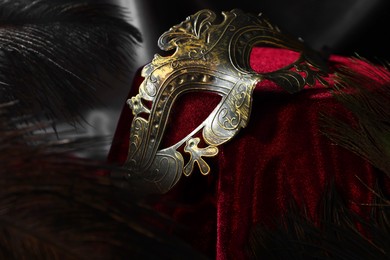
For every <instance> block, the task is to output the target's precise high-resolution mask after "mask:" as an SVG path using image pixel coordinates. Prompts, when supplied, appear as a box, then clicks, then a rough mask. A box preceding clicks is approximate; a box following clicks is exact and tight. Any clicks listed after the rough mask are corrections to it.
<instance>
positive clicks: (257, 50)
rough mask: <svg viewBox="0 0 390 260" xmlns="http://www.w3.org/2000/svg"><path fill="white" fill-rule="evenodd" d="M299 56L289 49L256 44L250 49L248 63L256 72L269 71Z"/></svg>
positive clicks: (291, 61) (286, 64)
mask: <svg viewBox="0 0 390 260" xmlns="http://www.w3.org/2000/svg"><path fill="white" fill-rule="evenodd" d="M299 56H300V53H299V52H296V51H292V50H289V49H284V48H276V47H260V46H257V47H253V48H252V50H251V54H250V62H249V65H250V67H251V69H252V70H254V71H255V72H257V73H270V72H274V71H277V70H280V69H283V68H284V67H286V66H288V65H291V64H292V63H294V62H295V61H297V60H298V59H299Z"/></svg>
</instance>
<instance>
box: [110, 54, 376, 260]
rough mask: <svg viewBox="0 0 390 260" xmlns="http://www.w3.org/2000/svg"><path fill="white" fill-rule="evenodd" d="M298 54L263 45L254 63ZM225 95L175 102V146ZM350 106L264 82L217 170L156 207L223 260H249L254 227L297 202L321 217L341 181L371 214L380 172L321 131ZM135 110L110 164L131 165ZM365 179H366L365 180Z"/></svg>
mask: <svg viewBox="0 0 390 260" xmlns="http://www.w3.org/2000/svg"><path fill="white" fill-rule="evenodd" d="M296 57H297V56H296V53H293V52H290V51H287V50H282V49H271V48H261V47H256V48H254V49H253V50H252V54H251V59H250V62H251V66H252V68H253V69H254V70H255V71H257V72H265V71H273V70H275V69H277V68H281V67H282V66H284V65H286V64H289V63H290V62H292V61H293V60H294V59H295V58H296ZM340 65H346V66H355V67H356V66H357V65H356V63H355V62H353V61H351V59H350V58H348V57H341V56H331V57H330V60H329V67H330V69H332V68H334V67H335V66H340ZM142 80H143V78H142V77H141V76H140V71H138V73H137V75H136V77H135V81H134V84H133V85H132V86H131V91H130V93H129V97H130V96H133V95H135V94H136V93H137V92H138V86H139V85H140V83H141V82H142ZM218 102H219V99H218V98H216V96H212V95H206V96H205V95H202V94H199V95H198V94H196V93H195V94H191V95H187V96H184V97H183V98H182V99H181V100H180V102H179V103H178V104H176V105H175V109H174V112H173V113H172V114H171V117H172V120H173V121H174V122H172V125H173V126H172V127H171V128H170V129H169V131H168V133H167V135H166V140H164V141H166V142H167V143H172V142H175V140H176V141H177V140H178V138H180V137H184V136H185V135H187V134H188V133H189V132H190V131H191V130H193V128H194V127H195V126H197V125H198V124H199V123H200V122H202V121H203V120H204V119H205V118H206V116H207V115H208V113H210V111H211V109H213V108H214V107H215V106H216V104H217V103H218ZM334 109H336V110H339V111H343V109H344V108H343V107H342V105H341V104H339V103H338V102H337V101H336V100H335V99H334V97H333V96H332V94H331V92H330V91H329V89H328V88H327V87H325V86H323V85H321V84H316V85H315V86H313V87H305V89H304V90H302V91H301V92H299V93H296V94H289V93H287V92H286V91H285V90H283V89H282V88H281V87H279V86H277V85H275V84H274V83H272V82H261V83H259V84H258V86H257V87H256V89H255V91H254V93H253V107H252V113H251V117H250V120H249V124H248V126H247V127H246V128H244V129H242V130H241V131H240V132H239V134H238V135H237V136H236V137H235V138H233V139H232V140H231V141H229V142H228V143H226V144H223V145H222V146H221V147H220V152H219V154H218V155H217V157H215V158H211V159H210V160H209V159H207V160H208V162H209V161H210V165H211V173H210V174H209V175H208V176H201V174H200V173H199V172H194V173H193V174H192V175H191V176H190V177H184V176H183V177H182V178H181V180H180V181H179V182H178V184H177V185H176V186H175V187H174V188H173V189H172V190H171V191H169V192H168V193H167V194H164V195H161V203H158V205H157V206H156V208H157V209H158V210H161V212H164V213H165V214H168V215H169V216H170V217H172V218H173V219H174V220H175V221H177V222H178V223H180V224H182V225H183V227H184V229H182V230H181V231H176V234H177V235H178V236H180V237H182V238H183V239H184V240H186V241H187V242H188V243H190V244H192V245H193V246H194V247H195V248H197V249H199V250H200V251H202V252H204V253H205V254H206V255H209V256H211V257H212V258H215V259H218V260H225V259H246V258H247V255H246V246H247V244H248V237H249V232H250V230H251V228H253V227H254V226H255V225H256V224H258V223H261V224H265V225H271V224H272V221H273V220H274V219H275V218H277V217H279V216H280V215H281V214H283V212H284V211H285V210H286V208H287V207H288V205H289V204H290V202H291V200H292V199H293V200H294V201H296V202H297V203H298V205H300V206H305V207H306V209H307V211H308V213H309V216H312V217H313V218H315V216H316V214H317V212H318V210H319V208H318V207H319V202H320V199H321V198H322V195H323V192H324V189H325V187H326V185H327V183H329V182H330V181H332V180H333V181H334V182H335V184H336V187H337V188H338V190H339V191H340V192H341V193H342V195H343V197H344V199H345V201H347V202H348V203H349V207H350V208H351V209H353V210H354V211H356V212H357V213H359V214H362V215H364V214H368V212H365V210H366V208H364V207H360V206H359V205H362V204H365V203H370V202H372V199H373V194H372V192H370V190H369V189H368V188H367V187H366V186H365V185H363V183H364V184H366V185H368V187H373V186H374V184H375V179H376V178H375V176H376V175H375V174H376V173H375V171H376V170H375V169H374V168H373V166H372V165H370V164H369V163H368V162H367V161H365V160H363V159H362V158H361V157H359V156H357V155H355V154H354V153H352V152H350V151H349V150H346V149H344V148H342V147H340V146H337V145H335V144H334V143H332V142H331V141H330V140H329V139H328V138H327V137H326V136H324V135H323V134H321V131H320V129H321V125H320V121H319V115H320V113H324V112H325V113H326V112H328V111H331V110H334ZM131 120H132V115H131V111H130V109H129V108H128V107H127V106H125V107H124V108H123V111H122V114H121V116H120V120H119V123H118V126H117V131H116V134H115V136H114V140H113V144H112V147H111V151H110V154H109V161H110V162H111V163H112V162H115V163H123V162H124V161H125V159H126V156H127V149H128V138H129V129H130V124H131ZM357 177H358V178H360V180H361V181H360V180H359V179H358V178H357Z"/></svg>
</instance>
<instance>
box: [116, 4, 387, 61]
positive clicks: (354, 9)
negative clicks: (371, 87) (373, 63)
mask: <svg viewBox="0 0 390 260" xmlns="http://www.w3.org/2000/svg"><path fill="white" fill-rule="evenodd" d="M129 1H136V0H127V2H129ZM122 2H125V1H122ZM136 2H137V1H136ZM389 3H390V1H389V0H326V1H316V0H294V1H292V0H257V1H253V0H240V1H222V0H214V1H210V0H196V1H178V2H176V1H151V0H142V1H139V3H137V8H138V10H137V12H138V13H139V14H140V15H141V16H140V19H141V22H142V24H143V25H142V27H143V28H142V29H143V30H142V31H143V33H144V36H145V39H146V41H147V42H146V43H147V44H149V45H150V46H149V50H150V52H159V51H160V50H159V49H158V48H157V39H158V37H159V36H160V35H161V34H162V33H163V32H165V31H166V30H168V29H169V28H170V27H172V26H173V25H175V24H178V23H180V22H181V21H183V20H184V19H185V18H186V17H187V16H189V15H191V14H194V13H196V12H197V11H199V10H200V9H204V8H208V9H211V10H213V11H215V12H216V13H217V15H218V14H220V12H221V11H230V10H231V9H233V8H239V9H242V10H243V11H245V12H251V13H254V14H258V13H263V14H264V15H265V16H267V17H269V18H270V20H271V21H272V22H273V23H274V24H276V25H278V26H279V28H280V29H281V30H282V31H285V32H288V33H291V34H293V35H296V36H297V37H301V38H303V39H304V40H305V42H306V43H307V44H308V45H310V46H311V47H313V48H315V49H318V50H322V49H323V48H326V49H327V50H328V51H330V52H331V53H335V54H342V55H353V54H354V53H355V52H357V53H358V54H359V55H361V56H365V57H367V58H373V59H376V58H381V59H383V58H384V59H388V58H390V56H389V53H390V51H389V43H390V41H389V40H388V37H387V34H388V31H389V29H388V26H389V25H390V23H389V6H390V4H389ZM142 16H144V18H142Z"/></svg>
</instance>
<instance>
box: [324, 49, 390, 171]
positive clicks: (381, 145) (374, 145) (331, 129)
mask: <svg viewBox="0 0 390 260" xmlns="http://www.w3.org/2000/svg"><path fill="white" fill-rule="evenodd" d="M354 60H355V62H356V63H357V64H359V69H356V68H355V69H353V68H350V67H345V66H343V67H340V68H338V69H337V71H336V78H335V80H336V83H335V85H334V87H333V89H332V91H333V93H334V95H333V96H334V97H335V99H336V100H338V101H339V102H340V103H341V104H342V105H343V107H344V108H346V111H347V112H348V113H349V115H351V116H352V118H353V119H354V121H355V123H351V122H350V121H348V120H347V119H346V117H345V116H344V115H343V114H342V112H341V111H328V112H327V113H323V114H321V117H320V119H321V125H322V129H321V131H322V133H323V134H324V135H326V136H327V137H328V138H329V139H330V140H332V141H333V142H334V143H335V144H338V145H340V146H343V147H345V148H346V149H348V150H351V151H352V152H354V153H356V154H357V155H359V156H361V157H362V158H364V159H366V160H368V161H369V162H370V163H372V164H373V165H374V166H375V167H377V168H378V169H380V170H381V171H383V172H385V173H386V174H387V175H388V176H389V177H390V71H389V69H388V67H387V66H386V65H375V64H372V63H370V62H369V61H367V60H364V59H363V58H360V57H359V58H354Z"/></svg>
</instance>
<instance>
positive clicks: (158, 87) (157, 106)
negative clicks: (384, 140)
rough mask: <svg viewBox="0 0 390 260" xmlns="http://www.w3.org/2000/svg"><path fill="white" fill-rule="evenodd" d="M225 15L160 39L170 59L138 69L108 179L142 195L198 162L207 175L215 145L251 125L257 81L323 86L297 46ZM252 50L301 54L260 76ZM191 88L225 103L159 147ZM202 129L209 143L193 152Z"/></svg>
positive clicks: (265, 27)
mask: <svg viewBox="0 0 390 260" xmlns="http://www.w3.org/2000/svg"><path fill="white" fill-rule="evenodd" d="M222 14H223V21H222V22H220V23H217V22H216V18H217V17H216V15H215V13H214V12H212V11H210V10H201V11H199V12H197V13H196V14H194V15H191V16H189V17H187V19H186V20H185V21H183V22H182V23H180V24H178V25H175V26H173V27H172V28H171V29H170V30H169V31H167V32H165V33H164V34H163V35H161V37H160V38H159V41H158V45H159V47H160V48H161V49H162V50H164V51H170V50H174V51H175V52H174V53H173V54H172V55H171V56H167V57H162V56H160V55H158V54H156V55H155V57H154V59H153V60H152V62H151V63H149V64H147V65H146V66H145V67H144V68H143V70H142V76H143V77H144V78H145V79H144V81H143V82H142V84H141V85H140V88H139V94H138V95H136V96H135V97H132V98H131V99H129V100H128V101H127V103H128V104H129V106H130V108H131V109H132V111H133V114H134V119H133V122H132V126H131V129H130V145H129V151H128V158H127V161H126V163H125V164H124V165H123V168H124V169H125V171H116V172H113V174H112V176H113V177H120V178H121V177H124V178H126V180H127V181H128V182H129V183H131V185H134V186H137V187H140V188H142V189H144V190H145V191H146V190H147V191H157V192H161V193H165V192H167V191H169V190H170V189H171V188H172V187H173V186H174V185H175V184H176V183H177V181H178V180H179V179H180V177H181V175H182V174H184V175H186V176H189V175H190V174H191V172H192V171H193V169H194V166H195V163H196V164H197V165H198V167H199V168H200V171H201V173H202V174H204V175H206V174H208V173H209V172H210V166H209V165H208V164H207V162H206V160H205V159H204V158H203V157H210V156H216V155H217V154H218V148H217V147H218V146H220V145H221V144H223V143H225V142H227V141H229V140H230V139H232V138H233V137H234V136H235V135H236V134H237V133H238V131H239V130H240V129H241V128H243V127H245V126H246V125H247V124H248V121H249V116H250V112H251V106H252V92H253V90H254V88H255V86H256V85H257V83H258V82H259V81H261V80H263V79H269V80H273V81H274V82H276V83H277V84H279V85H280V86H281V87H283V88H284V89H286V90H287V91H288V92H290V93H293V92H297V91H299V90H301V89H302V88H303V87H304V86H305V85H313V84H314V83H315V81H316V80H319V81H321V82H324V80H323V78H322V76H323V75H324V74H323V71H324V68H325V66H324V65H323V64H322V60H321V58H319V56H318V55H317V54H316V53H314V52H311V51H310V50H308V49H307V48H306V47H305V46H304V44H303V43H302V42H301V41H299V40H296V39H293V38H290V37H288V36H286V35H285V34H283V33H281V32H280V31H279V29H278V28H277V27H275V26H273V25H272V24H271V23H270V22H269V21H268V20H267V19H265V18H263V17H262V16H261V15H259V16H255V15H251V14H246V13H243V12H242V11H240V10H237V9H234V10H232V11H230V12H222ZM255 45H266V46H274V47H279V48H287V49H291V50H294V51H297V52H300V53H301V55H300V57H299V59H298V60H296V61H295V62H294V63H292V64H290V65H288V66H286V67H284V68H281V69H279V70H277V71H273V72H269V73H262V74H260V73H256V72H254V71H253V70H252V69H251V67H250V65H249V58H250V53H251V50H252V48H253V46H255ZM302 72H304V73H302ZM194 91H204V92H213V93H217V94H219V95H220V96H221V97H222V99H221V101H220V103H219V104H218V106H217V107H216V108H215V109H214V110H213V111H212V113H211V114H210V115H209V116H208V117H207V119H206V120H205V121H204V122H203V123H201V124H200V125H199V126H198V127H197V128H196V129H194V130H193V131H192V132H191V133H189V134H188V135H187V136H186V137H184V138H183V139H182V140H181V141H179V142H178V143H177V144H175V145H173V146H171V147H168V148H164V149H160V147H159V146H160V143H161V141H162V139H163V136H164V132H165V129H166V126H167V123H168V118H169V116H170V111H171V108H172V106H173V104H174V102H175V101H176V100H177V98H178V97H179V96H180V95H182V94H184V93H187V92H194ZM148 103H151V106H150V107H148V105H147V104H148ZM199 109H201V108H199ZM201 131H202V135H201V136H202V139H203V141H204V143H206V145H207V147H203V148H201V147H198V145H199V143H200V141H201V139H200V138H198V137H196V138H195V137H194V136H195V135H197V134H199V133H200V132H201ZM184 145H185V147H184V152H185V153H189V155H190V159H189V161H188V162H187V163H185V161H184V158H183V155H182V154H181V152H179V148H180V147H182V146H184Z"/></svg>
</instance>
